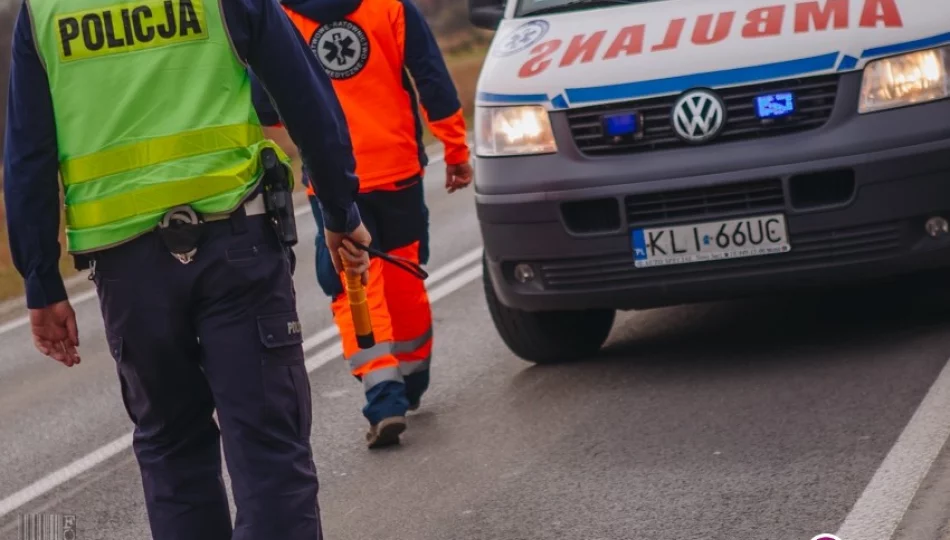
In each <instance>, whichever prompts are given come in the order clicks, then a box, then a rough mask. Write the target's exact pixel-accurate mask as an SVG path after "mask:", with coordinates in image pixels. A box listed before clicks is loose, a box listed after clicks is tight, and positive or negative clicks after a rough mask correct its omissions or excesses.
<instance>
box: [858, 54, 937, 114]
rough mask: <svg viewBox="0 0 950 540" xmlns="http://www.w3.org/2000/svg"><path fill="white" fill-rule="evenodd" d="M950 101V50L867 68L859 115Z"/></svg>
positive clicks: (898, 58)
mask: <svg viewBox="0 0 950 540" xmlns="http://www.w3.org/2000/svg"><path fill="white" fill-rule="evenodd" d="M946 97H950V47H943V48H940V49H930V50H927V51H918V52H914V53H910V54H904V55H901V56H894V57H891V58H884V59H882V60H876V61H874V62H871V63H869V64H868V65H867V67H865V68H864V81H863V82H862V83H861V101H860V104H859V105H858V112H860V113H869V112H874V111H882V110H885V109H893V108H895V107H903V106H906V105H914V104H918V103H926V102H928V101H934V100H937V99H944V98H946Z"/></svg>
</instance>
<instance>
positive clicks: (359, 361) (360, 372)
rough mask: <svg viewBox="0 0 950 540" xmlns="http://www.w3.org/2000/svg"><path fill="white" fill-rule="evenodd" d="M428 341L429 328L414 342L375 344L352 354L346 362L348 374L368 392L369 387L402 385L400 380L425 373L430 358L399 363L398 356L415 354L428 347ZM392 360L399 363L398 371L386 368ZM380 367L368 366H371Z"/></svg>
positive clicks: (391, 367) (430, 334) (429, 336)
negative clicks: (395, 359) (389, 383)
mask: <svg viewBox="0 0 950 540" xmlns="http://www.w3.org/2000/svg"><path fill="white" fill-rule="evenodd" d="M431 340H432V327H429V329H428V330H426V332H425V333H424V334H422V335H421V336H419V337H416V338H415V339H411V340H407V341H396V342H392V341H385V342H382V343H377V344H376V345H373V346H372V347H370V348H369V349H360V350H359V351H358V352H357V353H356V354H354V355H352V356H350V357H349V358H348V359H347V362H348V363H349V364H350V371H351V372H352V373H353V374H354V375H357V376H360V377H362V379H363V388H364V390H369V389H370V388H372V387H373V386H375V385H377V384H379V383H381V382H385V381H394V382H402V381H403V376H405V375H412V374H413V373H419V372H421V371H425V370H427V369H429V367H430V365H431V359H432V357H431V354H430V355H428V356H426V357H425V358H423V359H421V360H415V359H412V360H402V359H401V358H399V357H400V355H404V354H410V353H414V352H416V351H418V350H419V349H421V348H422V347H425V346H426V345H428V344H430V341H431ZM392 356H395V357H396V358H397V359H398V360H399V365H398V367H393V366H391V365H387V364H389V363H390V362H388V361H387V359H388V358H389V357H392ZM374 363H375V364H384V365H377V366H371V364H374Z"/></svg>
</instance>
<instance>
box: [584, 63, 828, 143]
mask: <svg viewBox="0 0 950 540" xmlns="http://www.w3.org/2000/svg"><path fill="white" fill-rule="evenodd" d="M838 78H839V77H838V75H825V76H821V77H809V78H804V79H789V80H784V81H778V82H772V83H765V84H757V85H749V86H738V87H734V88H723V89H719V90H716V92H717V93H718V94H719V96H720V97H721V98H722V99H723V101H724V102H725V104H726V125H725V127H724V128H723V130H722V132H721V133H720V134H719V135H718V136H717V137H716V138H715V139H713V140H711V141H709V142H707V143H704V144H703V146H708V145H714V144H718V143H724V142H732V141H742V140H748V139H757V138H763V137H774V136H776V135H787V134H789V133H797V132H801V131H806V130H810V129H815V128H818V127H821V126H823V125H824V124H825V123H826V122H827V121H828V118H829V117H831V111H832V108H833V107H834V103H835V97H836V95H837V93H838ZM773 92H794V93H795V99H796V101H797V107H798V110H797V111H796V112H795V114H794V115H792V116H790V117H788V118H785V119H782V120H780V121H772V122H763V121H762V120H760V119H759V118H758V117H757V116H756V115H755V104H754V99H755V96H757V95H760V94H763V93H773ZM679 97H680V96H679V95H671V96H664V97H660V98H653V99H646V100H641V101H627V102H622V103H611V104H608V105H597V106H594V107H584V108H579V109H573V110H570V111H568V113H567V119H568V124H569V125H570V127H571V135H572V136H573V137H574V142H575V143H576V144H577V147H578V149H580V151H581V152H582V153H584V154H588V155H611V154H630V153H636V152H648V151H651V150H663V149H671V148H682V147H686V146H690V144H689V143H687V142H684V141H683V140H682V139H680V138H679V137H678V136H677V135H676V132H675V131H674V130H673V125H672V123H671V120H670V119H671V117H672V111H673V105H674V104H675V103H676V100H677V99H679ZM629 110H636V111H638V112H640V113H641V114H643V124H644V132H643V138H641V139H639V140H635V141H628V142H623V143H619V144H613V143H610V142H608V141H607V139H606V138H604V132H603V125H602V122H601V117H602V116H603V115H604V114H605V113H612V112H619V111H629Z"/></svg>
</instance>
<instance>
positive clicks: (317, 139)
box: [223, 0, 359, 232]
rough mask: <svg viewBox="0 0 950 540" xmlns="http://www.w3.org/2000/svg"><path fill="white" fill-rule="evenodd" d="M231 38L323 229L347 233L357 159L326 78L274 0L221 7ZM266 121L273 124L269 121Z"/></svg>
mask: <svg viewBox="0 0 950 540" xmlns="http://www.w3.org/2000/svg"><path fill="white" fill-rule="evenodd" d="M223 5H224V6H225V17H226V19H227V23H228V28H229V31H230V33H231V39H232V42H233V43H234V46H235V49H237V52H238V54H239V55H241V56H242V57H243V58H244V59H246V61H247V64H248V66H249V68H250V69H251V71H252V72H253V74H254V75H255V78H256V79H257V80H259V81H260V83H261V86H262V87H263V90H264V92H261V91H260V89H258V90H257V91H256V92H252V95H253V94H257V96H258V98H257V99H256V100H255V104H258V103H259V102H260V100H261V98H262V97H263V98H266V96H268V95H269V96H270V98H271V99H272V101H273V105H274V107H275V109H276V111H275V112H276V113H277V116H278V117H279V119H280V120H282V121H283V124H284V127H286V128H287V131H288V132H289V133H290V137H291V138H292V139H293V141H294V143H296V145H297V147H298V148H299V149H300V154H301V157H302V158H303V162H304V164H306V166H307V167H308V169H309V170H310V171H315V175H314V177H313V178H311V181H312V182H314V188H315V190H316V192H317V198H318V199H319V200H320V204H321V207H322V208H323V214H324V219H325V223H326V227H327V229H329V230H331V231H334V232H348V231H351V230H352V229H353V228H355V226H356V225H358V224H359V211H358V210H357V208H356V204H355V203H354V200H355V197H356V193H357V192H358V191H359V181H358V179H357V177H356V173H355V170H356V160H355V158H354V157H353V146H352V142H351V140H350V132H349V129H348V128H347V125H346V117H345V116H344V115H343V108H342V107H341V106H340V102H339V101H338V100H337V97H336V94H335V93H334V91H333V86H332V83H331V82H330V78H329V77H327V75H326V73H325V72H324V71H323V68H322V67H320V65H319V63H318V61H317V59H316V58H315V57H314V55H313V53H312V52H311V51H310V47H308V46H307V44H306V43H305V42H304V40H303V38H301V37H300V34H299V33H298V32H297V29H296V28H294V26H293V23H292V22H291V21H290V18H289V17H287V15H286V14H285V13H284V12H283V10H282V9H281V8H280V6H279V5H278V3H277V2H276V1H274V0H229V1H228V2H224V3H223ZM269 120H273V118H270V119H269Z"/></svg>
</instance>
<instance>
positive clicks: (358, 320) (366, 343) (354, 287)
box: [343, 259, 376, 349]
mask: <svg viewBox="0 0 950 540" xmlns="http://www.w3.org/2000/svg"><path fill="white" fill-rule="evenodd" d="M343 261H344V262H343V266H344V267H346V259H343ZM346 297H347V299H348V300H349V301H350V313H351V314H352V315H353V327H354V328H355V329H356V343H357V345H359V347H360V348H361V349H368V348H370V347H372V346H373V345H376V338H375V337H374V336H373V323H372V320H371V319H370V316H369V303H368V302H367V301H366V289H365V288H363V280H362V278H361V277H360V276H354V275H351V274H350V273H349V272H346Z"/></svg>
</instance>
